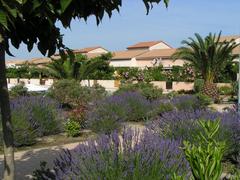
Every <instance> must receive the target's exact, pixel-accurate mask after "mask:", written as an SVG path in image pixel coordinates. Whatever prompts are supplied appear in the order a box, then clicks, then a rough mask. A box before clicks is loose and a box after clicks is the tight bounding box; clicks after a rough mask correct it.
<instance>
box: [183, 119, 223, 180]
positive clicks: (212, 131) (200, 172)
mask: <svg viewBox="0 0 240 180" xmlns="http://www.w3.org/2000/svg"><path fill="white" fill-rule="evenodd" d="M199 125H200V126H201V129H202V131H201V132H200V133H197V134H195V135H196V136H195V137H196V140H197V141H198V145H195V144H191V143H190V142H189V141H184V142H183V144H184V153H185V155H186V158H187V160H188V162H189V165H190V167H191V171H192V175H193V176H194V179H199V180H204V179H212V180H218V179H220V176H221V175H222V164H221V161H222V158H223V155H224V150H225V142H219V141H217V140H216V136H217V133H218V131H219V128H220V120H217V121H211V120H209V121H205V120H200V121H199Z"/></svg>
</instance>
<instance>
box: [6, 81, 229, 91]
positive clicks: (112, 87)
mask: <svg viewBox="0 0 240 180" xmlns="http://www.w3.org/2000/svg"><path fill="white" fill-rule="evenodd" d="M8 82H9V85H10V86H15V85H17V84H18V82H24V83H25V85H36V86H47V87H50V86H51V85H52V84H53V82H54V80H53V79H44V80H42V81H41V80H40V79H14V78H9V79H8ZM151 83H152V84H153V85H154V86H157V87H159V88H162V89H163V91H164V92H170V91H180V90H185V91H190V90H193V88H194V83H193V82H172V89H167V88H166V82H165V81H152V82H151ZM94 84H99V85H101V86H103V87H104V88H105V89H106V90H107V91H111V92H113V91H116V90H117V89H118V87H119V86H120V81H119V80H83V81H82V82H81V85H82V86H90V87H91V86H93V85H94ZM217 86H218V87H222V86H231V84H230V83H217Z"/></svg>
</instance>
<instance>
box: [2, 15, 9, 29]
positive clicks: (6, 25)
mask: <svg viewBox="0 0 240 180" xmlns="http://www.w3.org/2000/svg"><path fill="white" fill-rule="evenodd" d="M0 24H1V25H2V26H4V27H5V28H6V29H8V23H7V15H6V14H5V13H4V12H3V11H0Z"/></svg>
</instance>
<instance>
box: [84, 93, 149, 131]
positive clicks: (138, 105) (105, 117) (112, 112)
mask: <svg viewBox="0 0 240 180" xmlns="http://www.w3.org/2000/svg"><path fill="white" fill-rule="evenodd" d="M89 109H90V111H89V112H88V113H87V124H88V127H90V128H91V129H92V130H93V131H95V132H100V133H109V132H111V131H112V130H114V129H115V128H117V129H118V128H119V127H120V125H119V123H120V122H123V121H141V120H144V119H145V118H146V115H147V113H148V112H149V111H150V110H151V102H150V101H148V100H147V99H146V98H145V97H144V96H142V95H141V94H139V93H137V92H125V93H121V94H119V95H113V96H110V97H107V98H106V99H104V100H101V101H97V102H96V103H94V105H92V107H89Z"/></svg>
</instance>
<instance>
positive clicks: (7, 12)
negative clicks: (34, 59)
mask: <svg viewBox="0 0 240 180" xmlns="http://www.w3.org/2000/svg"><path fill="white" fill-rule="evenodd" d="M168 1H169V0H164V3H165V6H166V7H167V5H168ZM160 2H161V0H143V3H144V4H145V6H146V9H147V13H148V12H149V10H150V9H151V8H152V6H153V3H160ZM121 5H122V0H111V1H109V0H98V1H96V0H88V1H79V0H0V41H1V39H2V40H4V43H5V49H6V52H7V53H8V54H10V55H11V53H10V52H9V44H10V43H11V44H12V45H13V46H14V47H15V48H19V45H20V44H21V43H24V44H26V45H27V48H28V51H31V50H32V48H33V45H34V44H37V47H38V49H39V50H40V52H41V53H42V54H43V55H46V54H47V55H48V56H51V55H53V54H54V53H55V51H56V50H57V49H65V46H64V44H63V42H62V35H61V33H60V29H59V28H58V27H57V26H56V22H57V21H60V22H61V23H62V25H63V26H64V27H65V28H70V24H71V21H72V20H73V19H82V18H83V19H84V20H85V21H87V19H88V17H89V16H92V15H93V16H95V18H96V22H97V24H99V23H100V22H101V20H102V19H103V17H104V15H105V14H107V15H108V16H109V17H111V16H112V13H113V12H114V11H115V10H116V11H117V12H119V11H120V7H121Z"/></svg>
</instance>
